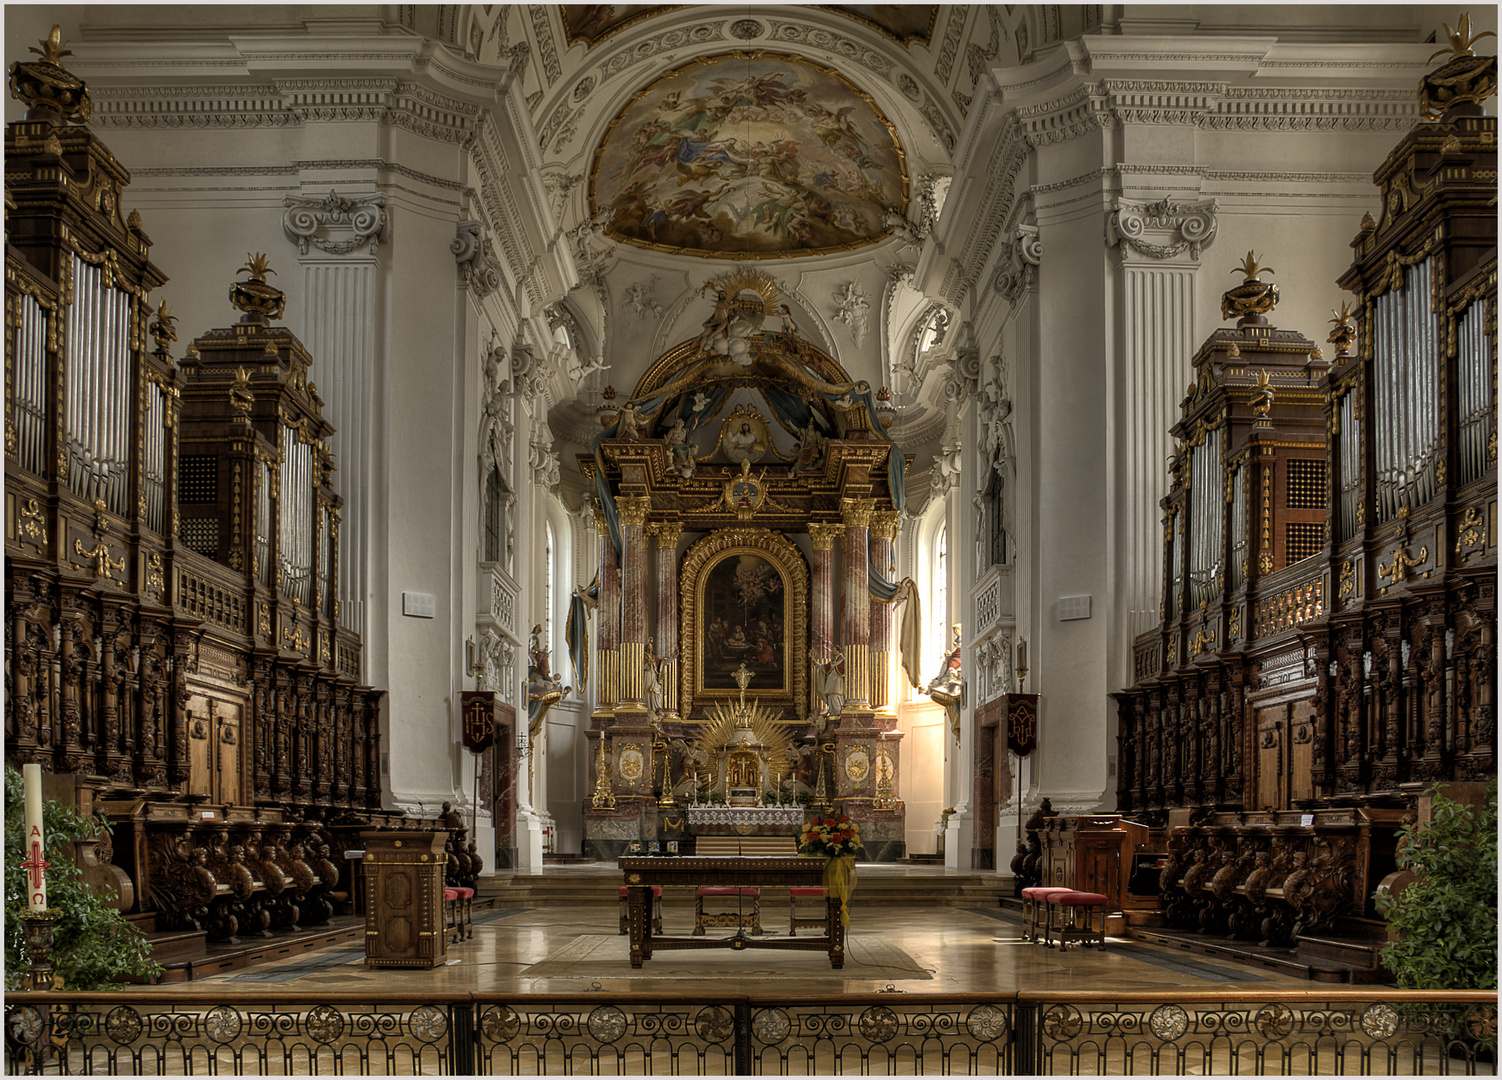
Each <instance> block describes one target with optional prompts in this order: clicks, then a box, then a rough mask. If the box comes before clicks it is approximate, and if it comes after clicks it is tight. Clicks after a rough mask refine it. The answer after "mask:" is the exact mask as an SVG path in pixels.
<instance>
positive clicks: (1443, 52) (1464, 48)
mask: <svg viewBox="0 0 1502 1080" xmlns="http://www.w3.org/2000/svg"><path fill="white" fill-rule="evenodd" d="M1440 25H1441V26H1443V27H1444V28H1445V37H1447V38H1449V39H1450V47H1449V48H1448V49H1440V50H1439V51H1438V52H1437V53H1435V54H1434V55H1433V56H1431V57H1430V58H1429V63H1431V64H1432V63H1434V61H1436V60H1438V59H1439V58H1440V57H1441V56H1448V57H1450V58H1451V59H1454V58H1455V57H1458V56H1475V55H1476V42H1478V41H1480V40H1481V39H1482V38H1488V37H1496V36H1497V35H1496V34H1494V33H1492V32H1491V31H1490V30H1483V31H1482V32H1481V33H1479V34H1474V35H1473V34H1472V33H1471V13H1470V12H1469V11H1462V12H1461V13H1460V22H1459V23H1458V24H1457V25H1456V26H1455V28H1454V29H1453V30H1452V29H1451V28H1450V24H1449V23H1440ZM32 51H33V52H35V51H36V50H35V49H33V50H32Z"/></svg>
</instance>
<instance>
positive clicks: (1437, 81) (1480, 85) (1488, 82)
mask: <svg viewBox="0 0 1502 1080" xmlns="http://www.w3.org/2000/svg"><path fill="white" fill-rule="evenodd" d="M1444 27H1445V37H1447V38H1448V39H1449V41H1450V44H1449V47H1448V48H1444V49H1440V50H1439V51H1438V52H1436V53H1435V54H1434V55H1433V56H1431V57H1429V62H1430V63H1433V62H1434V61H1435V60H1438V59H1439V58H1440V57H1448V58H1449V59H1448V60H1447V61H1446V62H1445V63H1444V64H1443V65H1441V66H1440V67H1439V68H1437V69H1435V70H1434V71H1431V72H1430V73H1429V74H1427V75H1425V76H1424V77H1423V78H1422V79H1421V80H1420V81H1419V111H1420V113H1421V115H1422V116H1423V118H1424V119H1425V120H1439V121H1441V122H1444V121H1446V120H1449V119H1452V118H1454V117H1458V116H1461V115H1478V114H1480V112H1481V103H1482V102H1484V101H1485V100H1486V99H1487V98H1489V97H1491V96H1492V95H1493V94H1495V93H1496V92H1497V58H1496V57H1495V56H1477V55H1476V42H1478V41H1480V40H1481V39H1482V38H1486V37H1496V36H1497V35H1496V34H1494V33H1493V32H1492V31H1490V30H1485V31H1482V32H1481V33H1479V34H1472V33H1471V16H1470V14H1469V13H1465V14H1462V15H1461V16H1460V21H1459V23H1458V24H1457V25H1456V26H1455V27H1453V28H1452V27H1451V26H1450V24H1449V23H1445V24H1444Z"/></svg>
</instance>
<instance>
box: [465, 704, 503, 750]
mask: <svg viewBox="0 0 1502 1080" xmlns="http://www.w3.org/2000/svg"><path fill="white" fill-rule="evenodd" d="M460 701H461V703H462V705H461V707H462V709H463V714H464V748H465V749H466V750H469V751H472V752H473V753H476V754H483V753H484V752H485V751H486V750H489V749H490V746H491V744H492V743H494V742H495V691H494V690H465V691H463V692H462V693H461V694H460Z"/></svg>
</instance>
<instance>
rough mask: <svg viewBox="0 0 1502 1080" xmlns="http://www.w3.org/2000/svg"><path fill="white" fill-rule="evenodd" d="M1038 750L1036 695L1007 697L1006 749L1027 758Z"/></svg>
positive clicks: (1010, 695)
mask: <svg viewBox="0 0 1502 1080" xmlns="http://www.w3.org/2000/svg"><path fill="white" fill-rule="evenodd" d="M1037 748H1038V695H1037V694H1008V695H1007V749H1008V750H1010V751H1011V752H1012V753H1014V754H1016V755H1017V756H1018V757H1027V755H1029V754H1031V753H1032V752H1033V751H1034V750H1036V749H1037Z"/></svg>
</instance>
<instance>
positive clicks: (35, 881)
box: [21, 765, 52, 911]
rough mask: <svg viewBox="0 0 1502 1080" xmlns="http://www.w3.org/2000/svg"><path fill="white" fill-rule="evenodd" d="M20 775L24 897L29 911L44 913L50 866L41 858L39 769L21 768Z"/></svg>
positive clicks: (40, 781)
mask: <svg viewBox="0 0 1502 1080" xmlns="http://www.w3.org/2000/svg"><path fill="white" fill-rule="evenodd" d="M21 776H22V778H23V779H24V780H25V788H26V859H25V860H24V861H23V862H22V863H21V866H22V868H23V869H25V871H26V895H27V896H28V897H29V901H30V907H31V910H32V911H46V910H47V875H46V869H47V867H49V866H51V865H52V864H51V863H49V862H47V861H46V860H45V859H43V858H42V854H43V852H44V851H46V849H47V845H46V838H45V837H44V836H43V834H42V767H41V766H40V765H23V766H21Z"/></svg>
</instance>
